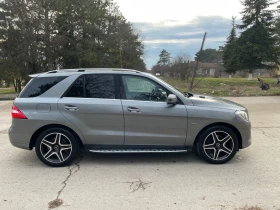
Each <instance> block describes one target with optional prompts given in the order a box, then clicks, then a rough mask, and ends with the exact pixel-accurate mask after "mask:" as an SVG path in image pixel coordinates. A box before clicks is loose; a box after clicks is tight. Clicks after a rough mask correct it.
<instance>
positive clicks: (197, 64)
mask: <svg viewBox="0 0 280 210" xmlns="http://www.w3.org/2000/svg"><path fill="white" fill-rule="evenodd" d="M206 35H207V32H205V34H204V37H203V41H202V44H201V48H200V51H199V54H198V56H197V59H196V66H195V68H194V69H193V73H192V80H191V84H190V87H189V90H190V91H192V89H193V83H194V79H195V77H196V73H197V71H198V67H199V60H200V57H201V54H202V50H203V47H204V43H205V39H206Z"/></svg>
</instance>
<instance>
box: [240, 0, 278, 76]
mask: <svg viewBox="0 0 280 210" xmlns="http://www.w3.org/2000/svg"><path fill="white" fill-rule="evenodd" d="M242 4H243V6H244V9H243V11H242V12H241V14H242V15H243V17H242V24H241V25H239V26H238V27H239V28H240V29H242V30H244V31H243V32H242V33H241V35H240V37H239V38H238V39H237V50H236V53H235V56H236V57H237V59H238V67H239V69H240V70H247V71H249V72H250V73H252V72H253V70H255V69H260V68H266V69H268V68H273V67H275V64H279V51H278V50H277V46H276V41H277V40H276V37H275V36H274V29H273V27H272V25H273V23H274V16H273V12H274V11H272V10H269V9H268V8H269V6H271V5H273V4H274V2H272V1H271V0H243V1H242ZM273 64H274V65H273Z"/></svg>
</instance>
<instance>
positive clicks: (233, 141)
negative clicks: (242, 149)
mask: <svg viewBox="0 0 280 210" xmlns="http://www.w3.org/2000/svg"><path fill="white" fill-rule="evenodd" d="M196 146H197V152H198V154H199V156H200V157H201V158H202V159H204V160H205V161H207V162H209V163H213V164H223V163H226V162H228V161H230V160H231V159H232V158H233V157H234V156H235V154H236V152H237V151H238V148H239V147H238V138H237V136H236V134H235V132H234V131H233V130H232V129H230V128H228V127H226V126H213V127H210V128H208V129H206V130H205V131H203V132H202V133H201V135H200V136H199V137H198V142H197V145H196Z"/></svg>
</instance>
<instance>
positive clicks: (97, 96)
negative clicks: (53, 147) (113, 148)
mask: <svg viewBox="0 0 280 210" xmlns="http://www.w3.org/2000/svg"><path fill="white" fill-rule="evenodd" d="M116 83H117V79H116V76H115V75H111V74H89V75H83V76H81V77H79V78H78V79H77V80H76V81H75V82H74V84H73V85H72V86H71V87H70V89H69V90H68V91H67V93H66V94H65V96H64V97H63V98H61V99H60V100H59V102H58V106H59V110H60V111H61V113H62V114H63V115H64V116H65V117H66V118H67V119H68V120H69V121H70V122H71V123H73V124H74V125H75V126H76V127H77V128H78V129H79V130H80V131H81V133H82V134H83V136H84V138H85V139H86V142H87V144H89V145H92V146H93V145H122V144H124V116H123V110H122V104H121V100H120V99H118V98H119V97H118V94H117V91H116V89H115V87H116V86H117V85H116Z"/></svg>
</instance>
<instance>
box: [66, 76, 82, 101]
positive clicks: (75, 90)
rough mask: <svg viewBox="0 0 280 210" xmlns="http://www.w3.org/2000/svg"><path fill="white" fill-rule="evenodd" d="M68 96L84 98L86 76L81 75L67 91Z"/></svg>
mask: <svg viewBox="0 0 280 210" xmlns="http://www.w3.org/2000/svg"><path fill="white" fill-rule="evenodd" d="M66 97H72V98H82V97H84V77H83V76H82V77H79V78H78V79H77V80H76V81H75V82H74V83H73V85H72V87H71V88H70V90H69V91H68V92H67V94H66Z"/></svg>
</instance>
